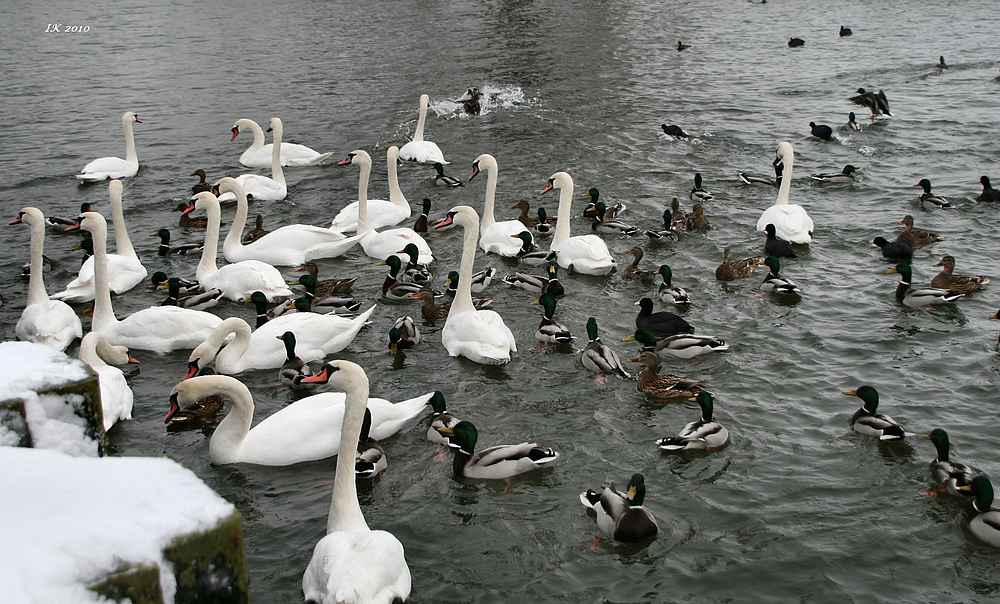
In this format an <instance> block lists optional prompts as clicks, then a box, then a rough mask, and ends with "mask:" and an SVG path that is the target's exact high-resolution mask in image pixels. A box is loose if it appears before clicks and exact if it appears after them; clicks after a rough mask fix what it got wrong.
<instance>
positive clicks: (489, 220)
mask: <svg viewBox="0 0 1000 604" xmlns="http://www.w3.org/2000/svg"><path fill="white" fill-rule="evenodd" d="M479 164H480V165H482V166H483V167H484V168H486V169H487V170H488V172H487V173H486V203H485V204H484V205H483V219H482V228H483V230H484V231H485V230H486V229H488V228H489V227H491V226H493V225H494V224H496V221H497V220H496V218H495V217H494V216H493V207H494V206H495V205H496V197H497V172H498V171H499V168H498V166H497V163H496V161H492V162H491V161H488V160H486V161H485V162H484V160H482V159H481V160H479ZM483 164H485V165H483Z"/></svg>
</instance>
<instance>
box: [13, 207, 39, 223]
mask: <svg viewBox="0 0 1000 604" xmlns="http://www.w3.org/2000/svg"><path fill="white" fill-rule="evenodd" d="M22 222H23V223H25V224H27V225H28V226H35V225H36V224H45V217H44V216H43V215H42V211H41V210H39V209H38V208H34V207H31V206H27V207H24V208H21V211H20V212H18V214H17V218H15V219H14V220H11V221H10V222H9V223H7V224H21V223H22Z"/></svg>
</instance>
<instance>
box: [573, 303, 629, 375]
mask: <svg viewBox="0 0 1000 604" xmlns="http://www.w3.org/2000/svg"><path fill="white" fill-rule="evenodd" d="M587 338H588V339H589V340H590V342H589V343H588V344H587V347H586V348H584V349H583V352H582V353H581V354H580V362H581V363H583V366H584V367H586V368H587V369H589V370H591V371H596V372H597V379H598V380H601V379H602V377H603V376H602V375H601V374H602V373H614V374H617V375H618V377H620V378H622V379H627V378H629V377H631V376H630V375H629V374H628V372H627V371H625V368H624V367H622V362H621V360H620V359H619V358H618V354H617V353H615V351H614V350H612V349H611V347H610V346H608V345H607V344H605V343H604V342H602V341H601V338H599V337H598V336H597V319H595V318H594V317H590V318H589V319H587Z"/></svg>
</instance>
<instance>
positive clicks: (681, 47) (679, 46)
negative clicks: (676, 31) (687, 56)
mask: <svg viewBox="0 0 1000 604" xmlns="http://www.w3.org/2000/svg"><path fill="white" fill-rule="evenodd" d="M688 48H691V45H690V44H684V43H683V42H681V41H680V40H677V50H678V51H681V50H687V49H688Z"/></svg>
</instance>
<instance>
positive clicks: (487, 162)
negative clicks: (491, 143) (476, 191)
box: [469, 153, 497, 182]
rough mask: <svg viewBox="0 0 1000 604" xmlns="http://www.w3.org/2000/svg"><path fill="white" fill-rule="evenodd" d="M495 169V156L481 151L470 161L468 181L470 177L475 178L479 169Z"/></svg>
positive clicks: (470, 179)
mask: <svg viewBox="0 0 1000 604" xmlns="http://www.w3.org/2000/svg"><path fill="white" fill-rule="evenodd" d="M496 169H497V160H496V158H495V157H493V156H492V155H490V154H489V153H483V154H482V155H480V156H479V157H477V158H476V159H475V160H474V161H473V162H472V175H471V176H469V182H472V179H473V178H475V177H476V175H477V174H479V172H480V171H481V170H496Z"/></svg>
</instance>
